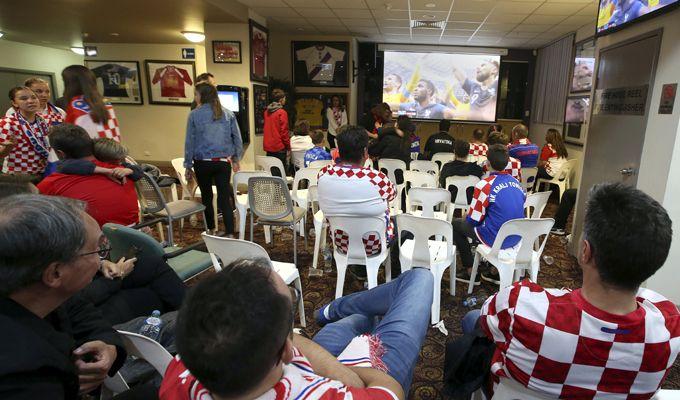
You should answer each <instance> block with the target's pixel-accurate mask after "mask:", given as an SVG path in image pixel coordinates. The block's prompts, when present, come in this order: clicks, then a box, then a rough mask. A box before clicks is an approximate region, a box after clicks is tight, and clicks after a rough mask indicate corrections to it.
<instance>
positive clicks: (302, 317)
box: [293, 277, 307, 328]
mask: <svg viewBox="0 0 680 400" xmlns="http://www.w3.org/2000/svg"><path fill="white" fill-rule="evenodd" d="M293 284H294V285H295V287H296V288H297V290H298V292H300V304H299V305H298V313H300V326H302V327H303V328H305V327H306V326H307V319H306V318H305V300H304V298H303V297H302V283H301V281H300V277H298V278H297V279H296V280H295V282H293Z"/></svg>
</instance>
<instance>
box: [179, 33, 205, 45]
mask: <svg viewBox="0 0 680 400" xmlns="http://www.w3.org/2000/svg"><path fill="white" fill-rule="evenodd" d="M182 35H184V37H185V38H186V39H187V40H188V41H190V42H194V43H198V42H202V41H204V40H205V34H204V33H203V32H193V31H182Z"/></svg>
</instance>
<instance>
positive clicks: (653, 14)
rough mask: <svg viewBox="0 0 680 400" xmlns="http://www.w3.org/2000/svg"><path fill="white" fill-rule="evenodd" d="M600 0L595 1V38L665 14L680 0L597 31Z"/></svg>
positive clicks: (679, 2)
mask: <svg viewBox="0 0 680 400" xmlns="http://www.w3.org/2000/svg"><path fill="white" fill-rule="evenodd" d="M602 1H603V0H599V1H598V3H597V14H595V37H596V38H598V37H602V36H606V35H609V34H612V33H614V32H618V31H620V30H621V29H625V28H627V27H629V26H631V25H634V24H637V23H640V22H643V21H647V20H649V19H651V18H655V17H658V16H660V15H662V14H665V13H667V12H670V11H672V10H674V9H676V8H678V7H679V6H680V0H676V1H675V3H673V4H669V5H667V6H666V7H663V8H659V9H656V10H654V11H652V12H649V13H647V14H645V15H642V16H640V17H638V18H635V19H634V20H632V21H628V22H626V23H624V24H621V25H617V26H614V27H612V28H608V29H605V30H603V31H602V32H598V30H597V20H598V18H599V17H600V6H601V5H602Z"/></svg>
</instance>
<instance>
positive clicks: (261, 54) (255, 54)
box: [248, 19, 269, 83]
mask: <svg viewBox="0 0 680 400" xmlns="http://www.w3.org/2000/svg"><path fill="white" fill-rule="evenodd" d="M248 27H249V31H250V36H249V37H250V80H252V81H257V82H263V83H267V81H268V80H269V72H268V67H269V31H268V30H267V28H265V27H264V26H262V25H260V24H258V23H257V22H255V21H253V20H252V19H249V20H248Z"/></svg>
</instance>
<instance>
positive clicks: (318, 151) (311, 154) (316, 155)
mask: <svg viewBox="0 0 680 400" xmlns="http://www.w3.org/2000/svg"><path fill="white" fill-rule="evenodd" d="M318 160H332V158H331V155H330V153H328V152H327V151H326V149H324V148H323V147H318V146H314V147H312V148H311V149H309V150H307V152H306V153H305V168H307V167H308V166H309V163H311V162H312V161H318Z"/></svg>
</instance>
